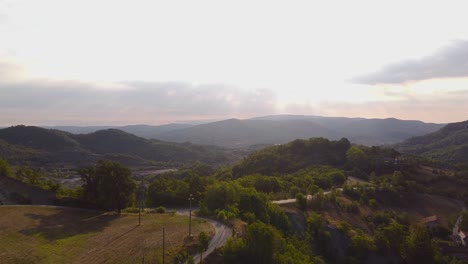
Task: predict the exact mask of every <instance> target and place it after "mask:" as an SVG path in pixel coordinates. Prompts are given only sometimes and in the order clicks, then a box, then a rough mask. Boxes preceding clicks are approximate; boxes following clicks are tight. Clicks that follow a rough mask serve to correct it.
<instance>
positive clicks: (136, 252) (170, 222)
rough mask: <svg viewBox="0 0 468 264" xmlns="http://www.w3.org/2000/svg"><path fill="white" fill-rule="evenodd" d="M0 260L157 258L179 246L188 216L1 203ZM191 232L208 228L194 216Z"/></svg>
mask: <svg viewBox="0 0 468 264" xmlns="http://www.w3.org/2000/svg"><path fill="white" fill-rule="evenodd" d="M0 215H1V217H0V263H142V261H143V258H144V259H145V262H146V263H161V254H162V228H163V227H165V230H166V256H167V257H166V262H167V263H173V258H174V256H175V255H176V254H177V252H179V251H180V250H181V248H182V247H183V243H184V242H183V241H184V236H186V234H187V231H188V230H187V229H188V218H187V217H186V216H177V215H170V214H163V215H160V214H145V215H142V225H140V226H138V215H136V214H128V215H123V216H117V215H115V214H110V213H102V212H99V211H92V210H83V209H73V208H44V207H32V206H21V207H10V206H0ZM192 223H193V225H192V228H193V233H194V234H198V233H199V232H201V231H204V232H207V233H212V232H213V229H212V227H211V226H210V225H209V224H208V223H205V222H204V221H201V220H198V219H195V220H194V221H193V222H192Z"/></svg>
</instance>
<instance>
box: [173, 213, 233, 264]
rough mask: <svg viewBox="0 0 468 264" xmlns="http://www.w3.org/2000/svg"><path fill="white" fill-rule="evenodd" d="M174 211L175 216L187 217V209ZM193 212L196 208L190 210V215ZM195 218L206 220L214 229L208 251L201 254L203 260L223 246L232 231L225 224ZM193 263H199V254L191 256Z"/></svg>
mask: <svg viewBox="0 0 468 264" xmlns="http://www.w3.org/2000/svg"><path fill="white" fill-rule="evenodd" d="M174 210H175V211H176V212H177V214H180V215H186V216H188V215H189V209H188V208H177V209H174ZM195 210H198V208H192V213H193V211H195ZM193 218H195V217H193V216H192V219H193ZM197 218H199V219H204V220H206V221H207V222H208V223H210V224H211V225H212V226H213V227H214V229H215V235H214V236H213V237H212V238H211V240H210V244H209V245H208V249H207V250H206V251H205V252H203V258H206V257H207V256H208V255H210V254H211V253H213V251H215V250H216V249H217V248H220V247H222V246H224V244H226V241H227V240H228V238H230V237H232V229H231V228H229V227H228V226H226V225H225V224H223V223H221V222H218V221H215V220H212V219H208V218H202V217H197ZM193 262H194V263H195V264H197V263H200V254H196V255H195V256H193Z"/></svg>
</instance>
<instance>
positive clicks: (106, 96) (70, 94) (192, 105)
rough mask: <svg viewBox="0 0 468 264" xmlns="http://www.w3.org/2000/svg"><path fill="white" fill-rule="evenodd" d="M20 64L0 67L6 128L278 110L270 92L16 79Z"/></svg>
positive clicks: (0, 100) (216, 86) (0, 96)
mask: <svg viewBox="0 0 468 264" xmlns="http://www.w3.org/2000/svg"><path fill="white" fill-rule="evenodd" d="M15 72H16V68H15V66H14V65H9V64H0V75H2V78H1V81H0V112H1V113H2V115H0V124H3V125H12V124H19V123H26V124H94V123H95V124H134V123H149V124H154V123H159V122H171V121H172V122H173V121H175V120H190V119H211V118H213V119H214V118H220V117H227V116H231V117H233V116H234V117H248V116H253V115H258V114H260V115H262V114H271V113H273V112H274V111H275V106H276V95H275V94H274V93H273V92H271V91H270V90H267V89H257V90H249V91H246V90H241V89H238V88H236V87H230V86H226V85H222V84H212V85H197V86H195V85H190V84H187V83H177V82H167V83H159V82H116V83H105V84H103V83H92V82H79V81H69V80H65V81H57V80H49V79H20V80H18V79H15V80H13V81H9V80H8V78H7V76H8V75H9V74H10V73H15Z"/></svg>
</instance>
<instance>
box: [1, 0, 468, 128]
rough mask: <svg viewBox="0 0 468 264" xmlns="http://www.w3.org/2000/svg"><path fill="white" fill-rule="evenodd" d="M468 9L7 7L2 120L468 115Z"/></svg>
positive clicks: (426, 4) (388, 4) (24, 2)
mask: <svg viewBox="0 0 468 264" xmlns="http://www.w3.org/2000/svg"><path fill="white" fill-rule="evenodd" d="M466 10H468V3H466V1H427V0H426V1H416V0H415V1H400V0H395V1H378V0H377V1H376V0H374V1H359V0H356V1H313V0H309V1H296V0H289V1H275V0H269V1H258V0H250V1H243V0H238V1H222V0H213V1H205V0H197V1H193V0H188V1H182V0H172V1H157V0H152V1H139V0H133V1H119V0H112V1H107V0H93V1H90V0H80V1H69V0H41V1H35V0H14V1H13V0H0V126H9V125H16V124H27V125H125V124H164V123H172V122H188V121H194V120H217V119H227V118H250V117H255V116H264V115H273V114H301V115H322V116H347V117H366V118H388V117H395V118H400V119H412V120H422V121H425V122H437V123H448V122H456V121H463V120H466V119H468V114H467V113H468V104H467V103H466V102H468V27H467V26H466V25H468V16H466Z"/></svg>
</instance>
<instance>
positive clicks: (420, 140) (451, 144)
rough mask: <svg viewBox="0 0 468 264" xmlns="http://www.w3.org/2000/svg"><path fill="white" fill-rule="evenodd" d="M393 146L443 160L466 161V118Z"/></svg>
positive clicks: (467, 150) (406, 151) (467, 152)
mask: <svg viewBox="0 0 468 264" xmlns="http://www.w3.org/2000/svg"><path fill="white" fill-rule="evenodd" d="M395 148H396V149H398V150H400V151H402V152H405V153H411V154H417V155H422V156H424V157H427V158H433V159H437V160H441V161H445V162H455V163H466V162H468V160H467V157H468V120H467V121H463V122H458V123H451V124H448V125H446V126H445V127H443V128H442V129H440V130H438V131H436V132H433V133H430V134H427V135H424V136H419V137H413V138H410V139H407V140H405V141H403V142H402V143H399V144H396V145H395Z"/></svg>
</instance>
